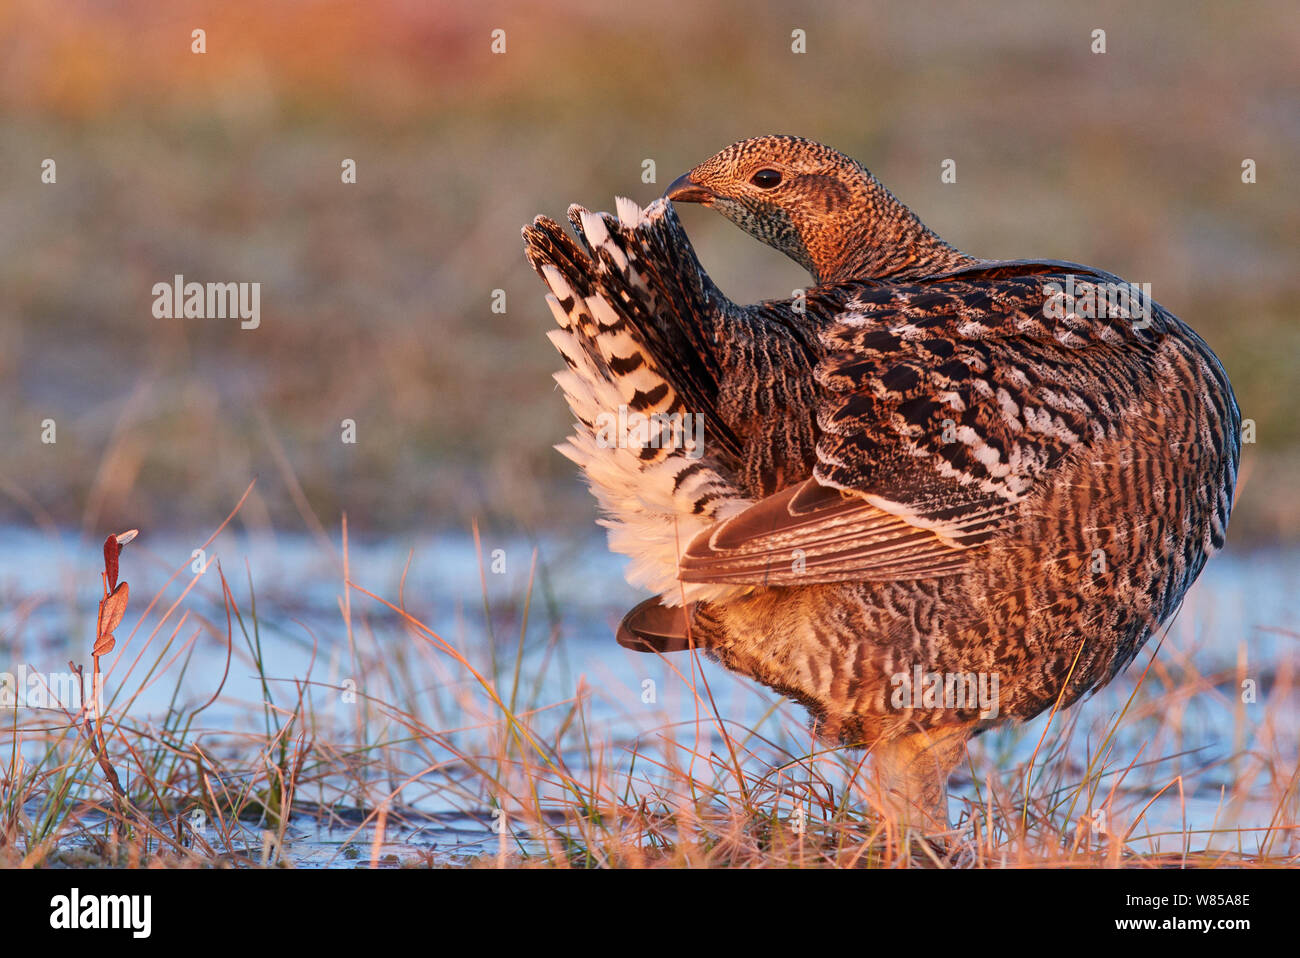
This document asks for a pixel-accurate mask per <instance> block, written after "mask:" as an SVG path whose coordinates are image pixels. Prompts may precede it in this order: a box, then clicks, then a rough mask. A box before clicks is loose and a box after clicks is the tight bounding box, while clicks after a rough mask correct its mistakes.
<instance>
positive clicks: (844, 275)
mask: <svg viewBox="0 0 1300 958" xmlns="http://www.w3.org/2000/svg"><path fill="white" fill-rule="evenodd" d="M664 196H665V197H667V198H668V199H670V200H675V201H676V202H679V203H700V204H702V205H704V206H708V207H711V208H713V209H716V210H717V211H718V212H720V213H721V214H722V215H723V216H725V217H726V218H727V219H729V220H731V221H732V222H733V223H735V224H736V225H737V226H739V227H740V228H741V229H743V230H744V231H745V232H747V233H749V234H750V235H752V236H754V237H756V238H757V239H759V240H761V241H762V242H764V243H766V244H767V245H768V246H771V247H773V248H775V249H778V250H780V251H781V252H783V253H785V254H786V255H787V256H789V257H790V258H791V259H793V260H794V261H795V262H797V263H799V264H800V265H802V266H803V267H804V268H805V269H807V270H808V271H809V272H810V273H812V275H813V277H814V278H815V279H816V280H817V281H818V282H819V283H828V282H838V281H842V280H851V279H866V278H871V277H878V276H886V275H892V274H896V273H898V272H900V271H904V270H908V269H909V268H911V267H914V266H915V265H916V263H917V258H916V256H915V255H913V254H914V253H915V252H920V253H923V254H924V255H925V256H926V258H928V256H929V253H930V252H931V250H930V249H929V247H930V245H931V242H932V243H933V244H937V245H938V248H941V250H946V251H948V252H949V253H956V251H955V250H952V248H951V247H949V246H947V244H945V243H943V241H942V240H940V239H939V238H938V237H936V236H935V235H934V234H933V233H931V232H930V231H929V230H927V229H926V228H925V226H924V225H923V224H922V223H921V222H920V220H918V219H917V218H916V216H915V215H914V214H913V213H912V211H911V210H909V209H908V208H907V207H906V206H904V205H903V204H902V203H900V202H898V200H896V199H895V198H894V196H893V195H892V194H891V193H890V192H889V191H888V190H886V189H885V188H884V187H883V186H882V185H881V184H880V182H879V181H878V180H877V179H876V178H875V177H874V176H872V175H871V173H869V172H868V171H867V169H866V168H865V167H863V166H862V164H860V163H858V162H857V161H856V160H854V159H852V158H851V157H848V156H845V155H844V154H843V153H840V152H838V151H837V150H833V149H831V148H830V147H828V146H823V145H822V144H820V143H814V142H813V141H812V140H805V139H803V138H801V137H797V136H760V137H755V138H754V139H751V140H741V141H740V142H739V143H733V144H732V145H731V146H729V147H727V148H726V149H725V150H723V151H722V152H721V153H718V154H716V155H715V156H712V157H710V158H709V159H707V160H705V161H704V162H703V163H701V164H700V165H699V166H697V167H695V168H694V169H693V170H691V171H690V172H689V173H687V174H685V175H684V176H680V177H678V178H677V179H676V180H675V181H674V182H673V184H672V185H671V186H669V187H668V190H667V191H666V192H665V193H664ZM918 247H926V249H924V250H920V249H919V248H918ZM956 255H957V256H958V257H960V256H961V254H956Z"/></svg>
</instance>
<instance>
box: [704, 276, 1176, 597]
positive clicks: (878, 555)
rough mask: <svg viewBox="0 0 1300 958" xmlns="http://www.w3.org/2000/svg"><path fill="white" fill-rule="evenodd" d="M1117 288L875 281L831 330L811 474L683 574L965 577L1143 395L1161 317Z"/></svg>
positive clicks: (1092, 282) (1016, 279) (766, 502)
mask: <svg viewBox="0 0 1300 958" xmlns="http://www.w3.org/2000/svg"><path fill="white" fill-rule="evenodd" d="M1118 284H1120V281H1119V280H1118V279H1116V278H1115V277H1113V276H1110V275H1109V274H1105V273H1100V272H1097V271H1094V270H1090V269H1088V268H1086V267H1082V266H1074V265H1072V264H1064V263H1028V262H1017V263H999V264H992V265H984V266H978V267H971V268H966V269H963V270H959V271H957V272H954V273H951V274H947V275H945V276H940V277H935V278H932V279H928V280H924V281H918V282H915V283H909V284H898V285H869V286H864V287H863V288H862V289H860V290H859V291H858V292H857V293H856V294H855V295H854V297H853V298H852V299H851V300H850V301H849V304H848V309H847V312H846V313H845V314H844V315H843V316H841V317H840V321H839V322H838V323H837V324H835V325H833V326H831V327H829V328H827V329H826V330H825V331H824V332H823V334H822V344H823V346H824V348H825V350H826V352H825V356H824V358H823V359H822V361H821V363H820V365H819V366H818V368H817V374H816V381H817V383H818V385H819V387H820V395H819V398H818V402H817V417H816V418H817V425H818V429H819V438H818V441H817V461H816V464H815V466H814V467H813V469H812V475H811V476H810V477H808V478H807V479H806V480H805V481H804V482H802V483H799V484H797V485H792V486H790V487H789V488H786V489H784V490H782V491H780V492H777V493H776V494H774V495H772V496H769V497H767V498H765V499H763V500H761V501H759V502H757V503H755V504H753V505H751V506H750V507H749V508H747V509H746V510H745V511H744V512H741V513H739V514H738V515H735V516H732V517H730V518H728V519H726V520H725V521H722V522H719V523H718V524H716V525H715V526H713V527H712V528H710V529H706V530H704V531H703V532H701V533H700V534H698V535H697V536H696V537H695V539H694V540H693V541H692V542H691V544H690V545H689V546H688V547H687V549H686V551H685V553H684V554H683V557H682V560H681V563H680V576H681V579H682V580H683V581H685V582H718V583H731V584H741V583H748V584H754V585H797V584H813V583H817V582H836V581H849V580H862V581H869V580H877V581H879V580H891V579H900V578H931V577H935V576H941V575H948V574H952V573H957V572H961V571H962V570H963V569H964V568H965V566H966V564H967V563H968V562H970V561H972V555H971V550H972V549H973V548H974V547H977V546H979V545H981V544H982V543H984V542H987V541H988V540H989V539H990V538H992V537H993V536H994V535H996V534H998V533H999V531H1001V530H1004V529H1005V528H1006V527H1007V526H1008V525H1009V524H1010V523H1011V522H1013V521H1014V519H1015V516H1016V514H1017V507H1018V505H1019V504H1020V503H1021V502H1022V501H1023V500H1024V499H1025V498H1026V497H1028V496H1030V495H1031V494H1032V493H1033V492H1034V490H1035V489H1037V488H1039V487H1040V486H1041V484H1042V483H1044V482H1046V481H1050V476H1051V474H1052V472H1053V470H1054V469H1055V468H1056V467H1057V466H1058V464H1059V463H1060V462H1061V460H1062V459H1063V458H1064V457H1065V456H1066V455H1068V454H1070V453H1071V451H1072V450H1074V449H1076V448H1077V447H1080V446H1084V447H1086V446H1088V445H1090V444H1092V443H1094V442H1096V441H1098V440H1100V439H1102V438H1104V437H1107V436H1113V435H1114V433H1115V429H1116V426H1117V424H1118V422H1119V418H1120V417H1121V416H1122V415H1123V414H1124V410H1125V409H1126V408H1128V407H1129V406H1130V404H1131V403H1132V402H1133V400H1134V397H1135V395H1136V393H1137V392H1138V391H1139V390H1140V388H1141V384H1140V383H1139V382H1138V381H1137V380H1138V379H1140V378H1142V377H1141V375H1140V374H1139V375H1136V376H1135V375H1134V374H1133V373H1132V372H1131V371H1132V370H1134V369H1139V370H1140V369H1144V368H1149V365H1148V364H1146V363H1145V362H1143V361H1142V360H1141V359H1140V357H1139V356H1138V355H1137V354H1139V353H1141V352H1143V351H1147V352H1150V351H1151V350H1152V349H1154V343H1155V341H1156V337H1157V334H1158V332H1159V330H1160V329H1161V328H1162V326H1163V321H1164V320H1163V317H1164V314H1163V313H1162V312H1161V311H1160V310H1159V307H1158V306H1156V305H1155V304H1154V303H1148V304H1147V305H1148V306H1149V308H1150V310H1151V311H1152V314H1151V315H1150V316H1145V315H1143V314H1142V313H1141V303H1140V302H1139V301H1138V300H1137V299H1132V300H1127V299H1126V300H1123V301H1122V302H1121V301H1120V300H1121V299H1122V297H1119V296H1116V295H1115V294H1113V293H1112V292H1111V289H1112V287H1113V286H1115V285H1118ZM1058 289H1059V290H1060V293H1059V294H1058V292H1057V290H1058ZM1099 295H1100V296H1101V297H1104V299H1102V300H1101V305H1100V306H1098V305H1097V303H1098V296H1099ZM1066 297H1069V298H1066ZM1090 297H1091V302H1092V304H1093V306H1092V308H1089V307H1088V306H1087V305H1086V304H1087V303H1088V302H1089V298H1090ZM1098 309H1100V310H1104V313H1105V314H1104V315H1102V316H1100V317H1098V316H1095V315H1090V313H1095V312H1097V311H1098ZM1126 313H1133V314H1135V315H1126Z"/></svg>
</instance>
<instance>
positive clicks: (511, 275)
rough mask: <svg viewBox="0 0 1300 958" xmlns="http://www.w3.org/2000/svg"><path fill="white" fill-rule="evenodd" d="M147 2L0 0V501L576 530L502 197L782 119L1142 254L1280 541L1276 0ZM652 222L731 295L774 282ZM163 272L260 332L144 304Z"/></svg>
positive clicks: (1288, 460) (205, 521) (88, 515)
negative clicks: (346, 435)
mask: <svg viewBox="0 0 1300 958" xmlns="http://www.w3.org/2000/svg"><path fill="white" fill-rule="evenodd" d="M157 7H158V5H156V4H149V3H144V2H127V3H117V4H113V5H101V4H94V3H60V4H49V3H46V2H43V0H18V2H0V170H3V176H0V408H2V409H3V410H4V415H3V416H0V447H2V448H3V449H4V450H5V454H4V456H3V459H0V521H6V522H17V523H24V524H27V523H32V522H36V523H42V524H58V525H78V524H80V525H83V526H84V527H87V528H89V527H96V528H104V527H111V528H119V527H121V528H126V527H128V526H140V527H157V526H159V525H174V526H180V527H187V526H198V527H208V526H210V525H211V524H212V523H213V521H214V519H219V518H220V517H221V516H224V515H225V513H226V511H227V510H228V508H229V507H230V505H231V504H232V503H233V502H234V501H235V499H236V498H238V496H239V494H240V493H241V492H242V491H243V489H244V487H245V486H246V484H247V482H248V480H249V479H250V477H251V476H252V475H253V474H257V475H259V476H260V477H261V478H260V481H259V483H258V486H257V491H256V494H255V497H254V499H253V500H250V502H249V503H248V504H247V505H246V506H245V508H244V510H243V512H242V513H241V521H243V522H244V523H246V524H251V525H255V526H269V527H273V528H277V529H292V528H301V527H302V525H303V523H304V521H306V522H307V524H308V525H311V524H312V523H313V522H314V521H316V519H312V518H307V519H304V516H308V517H310V516H315V517H316V518H317V519H318V520H319V521H320V522H321V523H322V524H324V525H325V526H327V527H331V526H333V525H335V523H336V521H337V516H338V513H339V511H341V510H344V509H346V510H347V511H348V513H349V516H350V519H351V524H352V528H353V529H354V531H355V532H356V533H357V534H361V535H364V534H366V533H372V534H383V533H387V532H392V531H396V530H400V529H403V528H409V527H412V526H418V527H437V526H443V525H455V526H460V527H463V526H464V525H465V524H466V523H467V522H468V520H469V517H471V516H479V517H481V518H482V519H484V520H486V521H488V522H489V523H497V524H501V525H509V526H515V527H518V526H523V527H525V528H529V529H544V528H569V527H572V528H575V529H576V528H580V529H582V530H583V531H584V532H585V531H586V530H587V529H589V528H590V527H589V521H590V517H591V513H592V507H591V505H590V503H589V500H588V498H587V496H586V494H585V492H584V491H583V489H582V487H581V485H580V484H579V483H578V481H577V480H576V478H575V477H574V475H573V469H572V467H571V466H570V465H569V463H568V462H567V461H566V460H564V459H562V458H561V457H560V456H558V455H557V454H555V453H554V452H553V451H552V449H551V445H552V444H553V443H555V442H557V441H559V440H560V439H561V438H562V437H563V435H564V434H565V431H566V428H567V425H568V421H569V420H568V416H567V411H566V409H565V408H564V404H563V402H562V400H561V399H560V397H559V396H558V395H556V394H555V390H554V388H553V386H552V383H551V381H550V373H551V371H552V370H553V369H554V368H556V366H557V357H556V355H555V353H554V351H553V350H552V348H551V347H550V345H549V344H548V343H547V342H546V340H545V338H544V333H545V331H546V330H547V329H548V328H549V325H550V323H551V320H550V317H549V313H548V312H547V310H546V308H545V306H544V304H543V303H542V299H541V287H540V285H539V283H538V282H537V280H536V278H535V277H534V276H533V274H532V273H531V272H530V271H529V269H528V267H527V266H526V264H525V263H524V261H523V257H522V255H521V247H520V240H519V227H520V226H521V225H522V224H523V223H525V222H527V221H529V220H530V219H531V218H532V217H533V216H534V215H535V214H537V213H539V212H542V213H547V214H549V215H552V216H558V215H561V214H562V213H563V211H564V209H565V207H566V206H567V204H568V203H570V202H581V203H583V204H584V205H588V206H595V207H602V208H608V207H609V206H610V204H612V199H613V196H614V194H616V193H620V194H627V195H630V196H632V197H633V198H635V199H637V200H638V201H641V202H643V203H644V202H648V201H649V200H650V199H652V198H654V197H655V196H657V195H659V193H661V192H662V190H663V188H664V186H665V185H666V184H667V183H668V182H669V181H670V180H671V179H672V178H673V177H675V176H676V175H677V174H678V173H680V172H682V171H684V170H686V169H688V168H689V167H690V166H692V165H694V164H695V163H696V162H698V161H700V160H701V159H703V158H705V157H706V156H708V155H710V154H712V153H713V152H715V151H716V150H718V149H719V148H721V147H722V146H725V145H726V144H728V143H730V142H732V141H733V140H735V139H739V138H741V137H744V136H750V135H754V134H757V133H762V132H792V133H799V134H802V135H805V136H809V137H812V138H815V139H820V140H823V141H825V142H828V143H830V144H832V145H834V146H836V147H838V148H839V149H841V150H844V151H845V152H847V153H850V154H852V155H853V156H855V157H857V158H858V159H860V160H862V161H863V162H864V163H866V164H867V165H868V166H869V167H870V168H872V169H873V170H874V171H875V172H876V173H877V174H878V175H879V176H880V177H881V179H882V180H883V181H884V182H885V183H886V185H888V186H889V187H890V188H891V189H892V190H893V191H894V192H895V193H896V194H897V195H898V196H899V197H900V198H902V199H903V200H904V201H905V202H907V203H908V204H910V205H911V206H912V207H913V208H914V209H915V210H917V212H918V213H919V214H920V215H921V217H922V218H923V219H924V220H925V221H926V222H927V223H928V224H929V225H930V226H931V227H933V228H934V229H936V230H937V231H938V232H940V233H941V234H942V235H943V236H945V237H946V238H947V239H949V240H950V241H951V242H953V243H954V244H956V245H958V246H960V247H962V248H963V249H965V250H967V251H968V252H971V253H973V254H976V255H980V256H986V257H1007V258H1013V257H1024V256H1041V257H1053V258H1060V259H1068V260H1074V261H1079V262H1085V263H1090V264H1094V265H1097V266H1101V267H1104V268H1106V269H1109V270H1112V271H1114V272H1116V273H1118V274H1120V275H1122V276H1124V277H1126V278H1128V279H1130V280H1133V281H1137V282H1149V283H1151V285H1152V291H1153V294H1154V296H1155V298H1156V299H1158V300H1159V301H1160V302H1161V303H1162V304H1164V305H1165V306H1167V307H1168V308H1170V309H1172V310H1173V311H1175V312H1176V313H1178V314H1179V315H1181V316H1182V317H1183V318H1184V319H1185V320H1187V321H1188V322H1189V323H1190V324H1191V325H1192V326H1193V327H1195V328H1196V329H1197V330H1198V331H1199V332H1200V333H1201V334H1202V335H1203V336H1204V337H1205V338H1206V340H1207V341H1208V342H1209V343H1210V344H1211V346H1212V347H1213V348H1214V349H1215V350H1216V351H1217V352H1218V354H1219V355H1220V356H1221V357H1222V359H1223V361H1224V364H1225V366H1226V367H1227V369H1228V372H1229V375H1230V376H1231V378H1232V381H1233V383H1234V386H1235V387H1236V391H1237V394H1238V398H1239V400H1240V402H1241V405H1242V409H1243V415H1244V416H1246V417H1249V418H1251V419H1253V420H1254V421H1255V422H1256V424H1257V430H1258V431H1257V438H1258V444H1257V445H1254V446H1249V447H1247V449H1246V456H1245V481H1244V483H1243V485H1242V489H1241V492H1240V496H1239V508H1238V511H1237V513H1236V515H1235V516H1234V520H1233V529H1232V539H1233V541H1234V542H1238V543H1247V542H1260V541H1266V540H1282V541H1296V540H1300V502H1298V501H1297V499H1298V497H1297V496H1296V495H1295V485H1296V483H1295V479H1294V476H1295V475H1296V472H1297V469H1300V424H1298V419H1297V415H1296V408H1295V406H1296V402H1297V397H1300V371H1298V370H1297V357H1298V356H1300V323H1298V322H1297V310H1296V305H1295V304H1296V302H1297V294H1298V293H1300V275H1298V274H1297V270H1296V237H1297V236H1300V212H1298V206H1297V203H1296V200H1295V195H1296V190H1295V176H1296V173H1297V165H1296V157H1297V155H1300V150H1298V149H1297V148H1298V147H1300V110H1298V109H1297V103H1296V97H1295V91H1296V90H1297V89H1300V61H1298V60H1297V58H1296V56H1295V52H1296V50H1297V49H1300V7H1298V6H1297V5H1296V4H1295V3H1293V2H1246V3H1237V4H1210V3H1186V2H1164V3H1148V4H1142V5H1141V6H1140V7H1137V8H1134V6H1133V5H1131V4H1125V3H1119V2H1116V3H1106V4H1098V5H1090V6H1086V5H1080V6H1076V5H1069V6H1066V5H1060V6H1056V5H1052V6H1050V7H1048V6H1047V5H1042V4H1038V3H1014V4H996V5H983V4H980V5H975V4H969V5H968V4H961V5H939V4H929V3H902V2H900V3H867V4H857V3H854V4H848V3H845V4H824V5H820V6H819V7H818V9H817V10H816V11H815V12H812V11H803V10H796V9H795V8H794V7H788V6H785V5H782V4H777V3H763V2H759V3H754V2H750V3H740V2H727V3H717V4H712V5H710V7H709V9H708V10H707V11H705V10H701V9H699V8H698V7H697V5H696V4H693V3H687V2H675V3H668V4H656V5H653V6H651V5H646V6H644V7H639V8H618V9H615V8H613V7H610V6H607V5H604V4H599V3H595V2H590V3H588V2H575V0H563V2H558V3H551V4H547V5H545V7H537V8H530V9H515V8H513V7H512V6H510V5H506V4H500V3H475V4H470V3H461V4H449V3H448V4H437V3H435V4H430V5H421V4H415V3H400V2H392V3H371V4H356V5H352V4H342V3H329V2H322V3H316V2H303V3H291V4H290V3H286V4H260V3H246V2H232V3H224V4H219V5H218V4H210V5H205V4H193V3H185V2H179V3H169V4H167V5H166V9H165V10H164V9H156V8H157ZM195 28H203V29H204V30H206V32H207V52H206V53H205V54H203V55H196V54H193V53H191V52H190V43H191V37H190V33H191V30H193V29H195ZM796 28H797V29H802V30H805V31H806V34H807V51H808V52H807V53H806V54H802V55H796V54H793V53H792V52H791V49H790V38H791V31H792V30H794V29H796ZM1096 28H1102V29H1105V30H1106V33H1107V48H1108V52H1107V53H1105V54H1104V55H1095V54H1093V53H1092V52H1091V51H1090V44H1091V42H1092V41H1091V32H1092V31H1093V30H1094V29H1096ZM494 29H503V30H505V36H506V52H505V53H504V54H493V53H492V52H491V49H490V45H491V39H492V38H491V33H492V31H493V30H494ZM47 157H48V158H53V159H54V160H55V161H56V163H57V176H58V179H57V183H55V184H53V185H47V184H42V182H41V179H40V173H41V162H42V160H43V159H45V158H47ZM1246 157H1249V158H1252V159H1254V160H1255V161H1256V162H1257V164H1258V180H1259V181H1258V183H1256V184H1253V185H1245V184H1243V183H1242V182H1241V176H1240V173H1241V163H1242V160H1243V158H1246ZM344 158H352V159H355V160H356V163H357V168H358V182H357V183H356V184H355V185H344V184H342V183H341V182H340V163H341V162H342V161H343V159H344ZM946 158H952V159H954V160H955V161H956V164H957V182H956V183H955V184H942V183H941V182H940V178H939V172H940V163H941V162H942V161H943V160H944V159H946ZM646 159H652V160H654V161H655V164H656V167H657V182H656V183H654V184H645V183H642V181H641V172H642V164H643V161H644V160H646ZM682 217H683V221H684V222H685V224H686V227H687V229H688V230H689V231H690V233H691V235H692V237H693V238H695V239H696V240H697V244H698V246H699V248H700V252H701V256H702V258H703V260H704V262H705V264H706V266H708V267H709V269H710V270H711V271H712V272H713V273H714V275H715V277H716V278H717V279H718V280H719V282H720V284H721V285H722V287H723V289H724V290H726V291H727V292H728V293H729V294H730V295H732V296H733V298H735V299H738V300H752V299H755V298H759V297H762V296H778V295H789V292H790V290H791V289H792V288H794V287H795V286H799V285H803V283H804V282H805V281H806V280H805V277H804V276H803V274H802V273H801V272H800V271H799V270H798V268H797V267H795V266H794V265H793V264H790V263H787V262H786V261H784V260H782V259H781V258H780V257H779V256H778V255H777V254H775V253H772V252H771V251H769V250H765V249H762V248H760V247H758V246H757V245H756V244H755V243H754V242H752V241H751V240H749V239H747V238H746V237H744V236H742V235H741V234H740V233H739V232H738V231H736V230H735V229H734V228H733V227H731V226H730V225H729V224H727V223H725V222H723V221H722V220H721V219H720V218H718V217H716V216H713V215H711V214H709V213H708V212H707V211H704V210H686V211H684V212H683V214H682ZM177 273H180V274H183V275H184V276H185V277H186V279H187V280H194V281H199V282H207V281H222V282H225V281H243V282H260V283H261V284H262V316H261V326H260V327H259V328H258V329H256V330H248V331H244V330H240V329H239V328H238V323H237V322H232V321H220V320H194V319H191V320H160V319H155V318H154V317H153V315H152V312H151V306H152V302H153V296H152V293H151V288H152V286H153V284H154V283H157V282H167V281H170V280H171V277H172V276H173V275H174V274H177ZM497 289H500V290H504V291H505V296H506V304H507V308H506V311H505V312H504V313H494V312H493V311H492V309H491V306H492V299H493V291H494V290H497ZM47 418H49V419H54V420H55V421H56V423H57V424H58V425H57V428H58V433H57V436H58V441H57V442H56V443H55V444H53V445H48V444H43V443H42V442H41V422H42V420H45V419H47ZM345 418H350V419H353V420H355V421H356V423H357V439H358V441H357V443H356V444H355V445H345V444H343V443H342V442H340V421H341V420H343V419H345Z"/></svg>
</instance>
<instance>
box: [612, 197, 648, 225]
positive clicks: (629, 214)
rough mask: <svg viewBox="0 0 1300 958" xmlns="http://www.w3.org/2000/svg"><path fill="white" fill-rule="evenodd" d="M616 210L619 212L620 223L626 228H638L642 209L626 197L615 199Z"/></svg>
mask: <svg viewBox="0 0 1300 958" xmlns="http://www.w3.org/2000/svg"><path fill="white" fill-rule="evenodd" d="M614 209H615V210H616V211H617V212H618V219H619V222H620V223H622V224H623V225H624V226H636V225H637V224H638V223H640V222H641V217H642V211H641V207H640V206H638V205H637V204H636V202H635V201H633V200H629V199H628V198H627V197H626V196H616V197H614Z"/></svg>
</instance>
